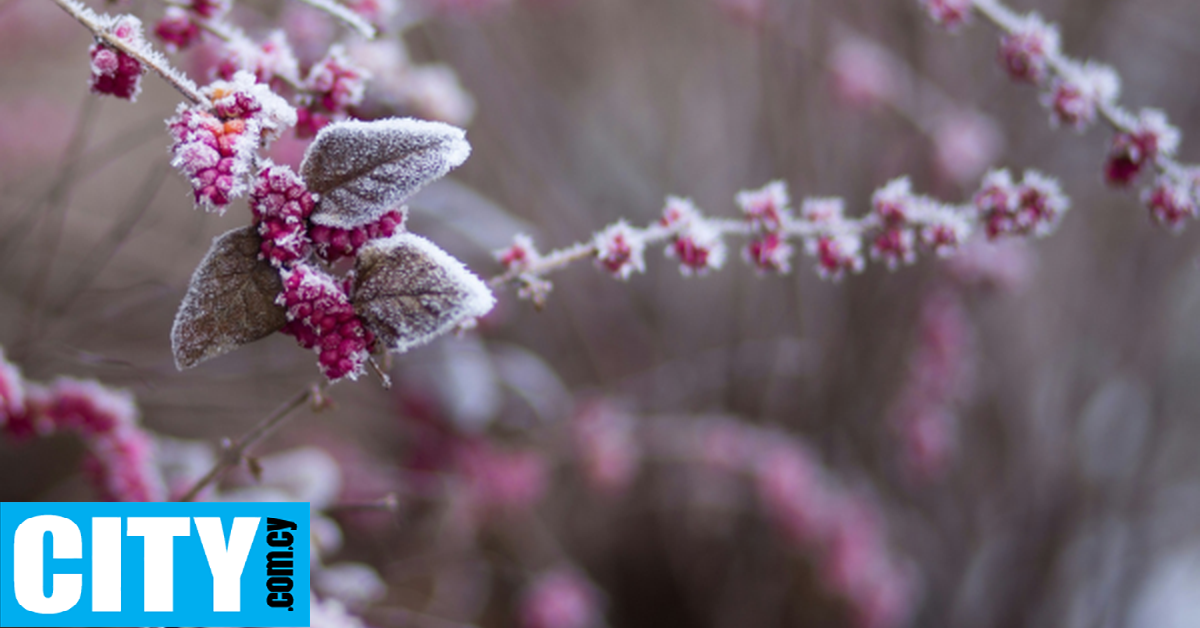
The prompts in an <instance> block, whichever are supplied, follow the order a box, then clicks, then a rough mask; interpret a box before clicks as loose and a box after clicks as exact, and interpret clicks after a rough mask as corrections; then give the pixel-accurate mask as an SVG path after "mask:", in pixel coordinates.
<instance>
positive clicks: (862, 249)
mask: <svg viewBox="0 0 1200 628" xmlns="http://www.w3.org/2000/svg"><path fill="white" fill-rule="evenodd" d="M736 201H737V205H738V207H739V209H740V210H741V215H742V218H741V220H734V219H718V218H707V217H705V216H703V215H702V214H701V213H700V211H699V209H697V208H696V206H695V204H694V203H692V202H691V201H689V200H686V199H681V198H677V197H670V198H668V199H667V202H666V206H665V207H664V209H663V214H662V217H661V218H660V219H659V220H658V221H657V222H656V223H654V224H652V225H650V226H648V227H645V228H638V227H634V226H631V225H630V224H629V223H627V222H625V221H624V220H622V221H619V222H617V223H615V224H613V225H610V226H609V227H607V228H605V229H603V230H601V231H600V232H599V233H597V234H596V235H595V236H593V238H592V240H591V241H590V242H585V243H579V244H575V245H572V246H570V247H567V248H564V249H560V250H557V251H552V252H550V253H546V254H542V253H540V252H538V250H537V249H536V248H535V247H534V244H533V241H532V239H531V238H529V237H528V236H526V235H518V236H517V237H515V238H514V240H513V243H512V244H511V245H509V246H508V247H507V248H504V249H501V250H499V251H497V252H496V259H497V260H498V261H499V262H500V264H501V265H502V266H503V267H504V273H503V274H502V275H500V277H499V278H498V279H499V280H503V281H514V282H516V283H518V285H520V286H521V288H520V293H519V294H520V296H521V297H522V298H533V299H534V300H535V301H537V302H540V300H541V299H542V298H544V295H545V294H546V293H547V292H548V290H549V287H550V285H549V282H548V281H546V280H545V279H544V276H545V275H546V274H548V273H550V272H552V271H554V270H557V269H559V268H562V267H564V266H566V265H568V264H570V263H571V262H574V261H577V260H580V259H585V258H588V257H590V258H592V259H594V260H595V262H596V265H597V266H598V267H600V268H601V269H603V270H605V271H607V272H608V273H610V274H612V275H613V276H614V277H616V278H618V279H628V278H629V277H630V276H631V275H632V274H633V273H635V272H644V271H645V260H644V252H645V249H646V248H647V247H648V246H652V245H655V244H665V245H666V254H667V256H668V257H673V258H675V259H677V260H678V261H679V263H680V270H681V272H682V273H683V274H684V275H691V274H704V273H705V272H707V271H709V270H712V269H717V268H720V267H721V266H722V264H723V262H724V260H725V256H726V253H725V244H724V242H723V240H724V237H725V236H731V235H737V236H743V237H746V238H748V242H747V244H746V245H745V247H744V248H743V249H742V257H743V258H744V259H745V261H746V262H747V263H748V264H750V265H751V266H753V267H754V268H755V269H756V270H758V271H759V272H760V273H764V274H781V273H787V272H789V271H790V270H791V258H792V256H793V254H794V252H795V248H794V247H793V246H792V244H791V243H790V240H792V239H799V240H800V241H801V242H802V243H803V246H804V251H805V252H806V253H807V254H808V255H810V256H811V257H813V258H814V260H815V261H816V267H817V273H818V274H819V275H820V276H821V277H823V278H826V279H831V280H835V281H836V280H839V279H841V278H842V277H843V276H845V275H846V274H848V273H858V272H861V271H862V270H863V269H864V268H865V267H866V258H867V256H868V254H869V256H870V258H871V259H874V260H877V261H880V262H883V263H884V264H885V265H886V266H887V267H888V268H889V269H893V270H894V269H896V268H898V267H900V266H902V265H906V264H912V263H913V262H915V261H916V259H917V255H918V253H919V252H920V251H921V250H928V251H930V252H932V253H934V254H936V255H938V256H941V257H946V256H949V255H951V254H953V253H955V252H957V251H958V250H959V249H960V248H961V247H962V246H963V245H964V244H965V243H966V242H967V241H968V239H969V238H970V237H971V235H972V234H973V233H975V232H977V231H986V235H987V237H988V238H990V239H996V238H1000V237H1004V236H1039V237H1040V236H1044V235H1047V234H1048V233H1050V232H1051V231H1053V229H1054V228H1055V227H1056V226H1057V224H1058V222H1059V220H1060V219H1061V217H1062V215H1063V213H1064V212H1065V211H1066V210H1067V208H1068V207H1069V205H1070V203H1069V200H1068V199H1067V198H1066V196H1064V195H1063V194H1062V191H1061V190H1060V189H1059V186H1058V184H1057V182H1055V181H1054V180H1053V179H1051V178H1049V177H1047V176H1045V175H1042V174H1040V173H1037V172H1033V171H1030V172H1027V173H1025V174H1024V176H1023V178H1022V180H1021V182H1020V183H1019V184H1018V183H1015V182H1014V181H1013V178H1012V175H1011V174H1010V173H1008V172H1007V171H995V172H992V173H989V174H988V175H987V177H985V179H984V181H983V185H982V187H981V188H980V190H979V192H978V193H977V194H976V195H975V197H974V199H973V200H972V202H971V203H970V204H966V205H949V204H946V203H942V202H940V201H938V200H936V199H933V198H930V197H928V196H922V195H918V194H915V193H914V192H913V191H912V184H911V183H910V182H909V180H908V179H907V178H905V177H901V178H898V179H895V180H893V181H891V182H889V183H888V184H887V185H885V186H884V187H882V188H880V189H878V190H876V192H875V193H874V195H873V196H872V197H871V210H870V212H868V213H867V214H865V215H863V216H862V217H859V218H852V217H848V216H846V213H845V203H844V201H843V200H842V199H840V198H821V197H815V198H808V199H805V200H804V201H803V202H802V203H801V205H800V211H799V215H796V214H794V213H793V212H792V209H791V207H790V204H791V200H790V196H789V194H788V190H787V185H786V184H785V183H784V182H782V181H774V182H771V183H769V184H767V185H766V186H764V187H762V188H760V189H757V190H746V191H742V192H739V193H738V195H737V197H736ZM980 226H984V227H986V230H984V229H979V228H978V227H980Z"/></svg>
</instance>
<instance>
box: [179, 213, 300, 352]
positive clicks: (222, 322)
mask: <svg viewBox="0 0 1200 628" xmlns="http://www.w3.org/2000/svg"><path fill="white" fill-rule="evenodd" d="M261 246H262V245H261V239H260V238H259V236H258V233H257V232H256V231H255V229H254V227H253V226H246V227H242V228H240V229H234V230H233V231H229V232H227V233H225V234H224V235H221V236H218V237H217V238H215V239H214V240H213V245H212V248H211V249H209V251H208V255H207V256H205V258H204V261H202V262H200V265H199V266H198V267H197V268H196V273H195V274H194V275H192V283H191V285H190V286H189V287H188V292H187V296H185V297H184V298H183V303H182V304H181V305H180V306H179V313H178V314H176V316H175V326H174V327H173V328H172V329H171V347H172V350H173V351H174V353H175V365H176V366H177V367H179V368H180V369H184V368H189V367H192V366H196V365H197V364H199V363H201V362H203V361H205V360H207V359H209V358H213V357H216V356H218V355H221V354H223V353H228V352H230V351H232V350H234V349H236V348H238V347H239V346H241V345H244V344H247V343H249V342H253V341H255V340H258V339H260V338H265V337H266V336H269V335H270V334H272V333H274V332H276V331H278V330H279V329H280V328H282V327H283V326H284V324H286V323H287V320H288V319H287V315H286V312H285V310H284V308H282V307H280V306H278V305H276V304H275V298H276V296H277V295H278V294H279V293H280V291H281V290H282V289H283V284H282V282H281V281H280V279H279V274H278V273H277V272H276V271H275V269H274V268H273V267H272V266H271V264H270V263H268V262H267V261H265V260H260V259H259V252H260V250H261Z"/></svg>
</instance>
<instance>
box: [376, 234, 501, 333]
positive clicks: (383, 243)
mask: <svg viewBox="0 0 1200 628" xmlns="http://www.w3.org/2000/svg"><path fill="white" fill-rule="evenodd" d="M352 301H353V303H354V311H355V312H356V313H357V314H358V315H359V316H361V317H362V318H363V320H364V321H366V323H367V326H368V327H369V328H370V329H371V331H372V332H373V333H374V334H375V335H376V337H378V338H379V341H380V342H381V343H382V344H383V346H384V347H386V348H387V349H389V350H392V351H407V350H409V349H411V348H412V347H415V346H418V345H422V344H425V343H427V342H429V341H430V340H432V339H434V338H436V337H437V336H440V335H442V334H444V333H446V332H448V331H450V330H452V329H454V328H455V327H457V326H458V325H459V324H460V323H464V322H466V321H469V320H473V319H475V318H478V317H480V316H483V315H484V314H487V313H488V312H489V311H491V309H492V306H493V305H495V303H496V299H495V297H493V296H492V291H491V290H489V289H488V287H487V285H486V284H484V283H483V281H481V280H480V279H479V278H478V277H476V276H475V275H474V274H472V273H471V271H469V270H467V267H466V266H464V265H463V263H462V262H460V261H458V260H457V259H454V258H453V257H451V256H450V254H448V253H446V252H445V251H443V250H441V249H439V248H438V247H437V246H436V245H434V244H433V243H432V242H430V241H429V240H426V239H425V238H422V237H420V236H416V235H413V234H411V233H401V234H398V235H395V236H392V237H390V238H387V239H385V240H375V241H373V242H370V243H368V244H367V245H366V246H364V247H363V248H362V250H361V251H359V254H358V263H357V265H356V267H355V284H354V296H353V298H352Z"/></svg>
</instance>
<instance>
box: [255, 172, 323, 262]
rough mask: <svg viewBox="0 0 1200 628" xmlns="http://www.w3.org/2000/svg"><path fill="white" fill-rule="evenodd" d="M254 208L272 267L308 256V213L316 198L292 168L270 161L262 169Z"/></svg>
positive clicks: (262, 254)
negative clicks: (270, 162)
mask: <svg viewBox="0 0 1200 628" xmlns="http://www.w3.org/2000/svg"><path fill="white" fill-rule="evenodd" d="M250 210H251V211H252V212H253V213H254V219H255V221H256V222H257V223H258V234H259V235H260V236H262V248H261V250H260V253H259V256H260V257H261V258H262V259H265V260H267V261H268V262H270V263H271V265H272V266H283V265H285V264H293V263H295V262H297V261H300V260H302V259H304V258H305V257H307V256H308V254H309V251H310V250H311V242H310V241H309V239H308V216H309V214H311V213H312V210H313V198H312V194H311V193H309V191H308V189H307V188H305V187H304V182H303V181H301V180H300V177H298V176H296V173H294V172H292V169H291V168H289V167H288V166H277V165H273V164H268V165H267V167H265V168H263V169H262V170H261V171H259V173H258V179H257V181H255V184H254V191H253V192H251V193H250Z"/></svg>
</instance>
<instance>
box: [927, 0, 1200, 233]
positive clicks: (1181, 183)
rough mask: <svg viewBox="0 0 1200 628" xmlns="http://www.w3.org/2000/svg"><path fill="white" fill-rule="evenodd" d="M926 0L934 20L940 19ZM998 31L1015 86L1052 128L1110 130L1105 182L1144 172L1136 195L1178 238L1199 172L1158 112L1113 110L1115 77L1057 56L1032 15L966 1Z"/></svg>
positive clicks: (1043, 25)
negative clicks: (1029, 90)
mask: <svg viewBox="0 0 1200 628" xmlns="http://www.w3.org/2000/svg"><path fill="white" fill-rule="evenodd" d="M935 4H940V3H937V2H932V1H926V2H925V5H926V8H927V9H929V11H930V15H931V16H932V17H933V18H934V20H935V21H937V22H938V23H941V24H945V25H951V24H948V23H947V21H946V20H945V19H943V16H942V14H941V13H940V12H939V11H937V10H935V9H934V8H933V7H932V5H935ZM964 4H965V5H967V8H972V7H973V8H974V10H976V11H978V12H979V13H980V14H981V15H982V16H984V17H985V18H987V19H988V20H989V21H991V22H992V23H994V24H995V25H996V26H997V27H999V28H1000V30H1001V31H1002V33H1003V34H1002V36H1001V40H1000V52H999V59H1000V64H1001V66H1002V67H1003V68H1004V70H1005V72H1006V73H1007V74H1008V75H1009V76H1010V77H1011V78H1012V79H1013V80H1014V81H1016V82H1019V83H1027V84H1032V85H1036V86H1037V87H1039V88H1040V89H1041V90H1042V96H1041V101H1042V103H1043V104H1044V105H1045V106H1046V107H1047V108H1048V109H1049V110H1050V113H1051V121H1052V122H1053V123H1054V124H1062V125H1066V126H1071V127H1074V128H1075V129H1077V130H1082V129H1084V128H1086V127H1087V126H1089V125H1091V124H1092V123H1093V122H1095V121H1096V120H1100V119H1102V120H1104V121H1105V122H1107V123H1108V124H1109V125H1110V126H1112V127H1113V129H1114V130H1115V131H1116V134H1115V136H1114V137H1113V141H1112V144H1111V145H1110V148H1109V151H1108V155H1107V158H1106V159H1105V164H1104V177H1105V180H1106V181H1107V182H1108V183H1109V184H1111V185H1113V186H1118V187H1126V186H1130V185H1132V184H1133V183H1134V182H1135V181H1137V179H1138V178H1139V177H1140V176H1141V174H1142V173H1143V172H1145V171H1146V170H1154V171H1156V173H1157V174H1156V177H1155V180H1154V181H1153V182H1152V183H1151V184H1149V185H1148V186H1146V187H1145V188H1144V189H1143V191H1142V195H1141V197H1142V201H1143V203H1144V204H1145V205H1146V207H1147V209H1148V210H1149V211H1150V215H1151V217H1152V218H1153V219H1154V220H1155V221H1156V222H1158V223H1159V224H1161V225H1163V226H1164V227H1166V228H1168V229H1170V230H1172V231H1178V230H1179V229H1181V228H1182V227H1183V225H1184V224H1185V222H1186V221H1187V220H1189V219H1193V218H1195V217H1196V216H1197V215H1198V214H1200V168H1197V167H1195V166H1189V165H1185V164H1181V163H1179V162H1177V161H1176V159H1175V155H1176V151H1177V150H1178V148H1179V144H1180V139H1181V138H1180V133H1179V130H1178V129H1176V128H1175V127H1174V126H1173V125H1172V124H1171V123H1170V122H1169V121H1168V119H1167V116H1166V114H1164V113H1163V112H1162V111H1159V110H1157V109H1143V110H1141V111H1138V112H1136V113H1134V112H1131V111H1128V110H1126V109H1124V108H1122V107H1121V106H1120V105H1119V104H1118V103H1117V97H1118V95H1119V93H1120V76H1119V75H1118V74H1117V72H1116V71H1115V70H1113V69H1112V68H1110V67H1108V66H1105V65H1102V64H1099V63H1095V62H1092V61H1077V60H1075V59H1072V58H1070V57H1068V56H1066V55H1065V54H1063V53H1062V51H1061V49H1060V47H1061V42H1060V36H1059V31H1058V28H1057V27H1056V26H1055V25H1053V24H1050V23H1048V22H1046V21H1044V20H1043V19H1042V18H1041V17H1040V16H1038V15H1037V14H1036V13H1027V14H1019V13H1016V12H1014V11H1013V10H1011V9H1009V8H1008V7H1006V6H1005V5H1003V4H1002V3H1000V2H998V1H997V0H975V1H974V2H965V3H964Z"/></svg>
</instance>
